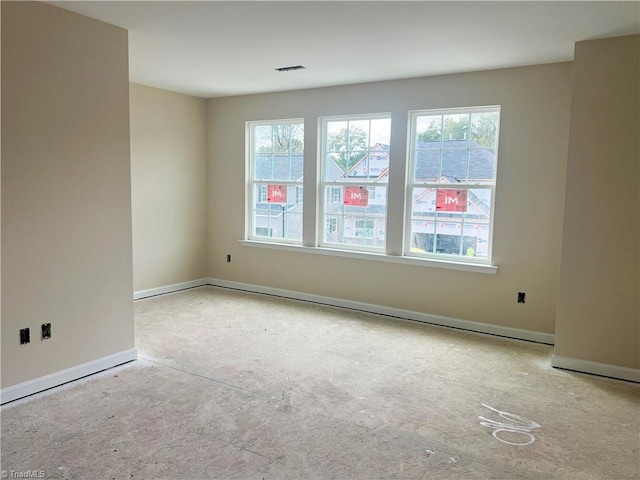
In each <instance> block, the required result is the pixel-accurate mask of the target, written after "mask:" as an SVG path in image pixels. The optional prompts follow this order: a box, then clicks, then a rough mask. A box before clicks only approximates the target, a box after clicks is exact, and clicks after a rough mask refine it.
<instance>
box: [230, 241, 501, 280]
mask: <svg viewBox="0 0 640 480" xmlns="http://www.w3.org/2000/svg"><path fill="white" fill-rule="evenodd" d="M240 245H242V246H243V247H257V248H268V249H272V250H284V251H288V252H298V253H313V254H316V255H328V256H332V257H347V258H357V259H361V260H371V261H375V262H389V263H401V264H404V265H417V266H420V267H431V268H444V269H448V270H462V271H465V272H475V273H488V274H495V273H497V272H498V267H497V266H496V265H483V264H479V263H465V262H452V261H448V260H436V259H432V258H415V257H402V256H395V255H385V254H383V253H369V252H354V251H351V250H337V249H333V248H324V247H305V246H302V245H290V244H286V243H271V242H260V241H257V240H240Z"/></svg>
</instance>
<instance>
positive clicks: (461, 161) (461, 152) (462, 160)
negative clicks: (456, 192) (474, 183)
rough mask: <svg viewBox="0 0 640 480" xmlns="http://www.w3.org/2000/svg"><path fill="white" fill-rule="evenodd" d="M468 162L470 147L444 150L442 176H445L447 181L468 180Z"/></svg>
mask: <svg viewBox="0 0 640 480" xmlns="http://www.w3.org/2000/svg"><path fill="white" fill-rule="evenodd" d="M450 143H451V142H450ZM455 143H463V142H455ZM468 163H469V149H467V148H465V149H446V150H442V176H443V177H444V179H443V181H445V182H447V183H455V182H466V181H467V166H468Z"/></svg>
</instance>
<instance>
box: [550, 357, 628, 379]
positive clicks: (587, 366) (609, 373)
mask: <svg viewBox="0 0 640 480" xmlns="http://www.w3.org/2000/svg"><path fill="white" fill-rule="evenodd" d="M551 366H552V367H556V368H562V369H565V370H573V371H576V372H582V373H591V374H593V375H601V376H603V377H611V378H618V379H620V380H628V381H630V382H637V383H640V369H637V368H628V367H618V366H616V365H610V364H608V363H598V362H591V361H589V360H580V359H579V358H570V357H561V356H558V355H553V356H552V357H551Z"/></svg>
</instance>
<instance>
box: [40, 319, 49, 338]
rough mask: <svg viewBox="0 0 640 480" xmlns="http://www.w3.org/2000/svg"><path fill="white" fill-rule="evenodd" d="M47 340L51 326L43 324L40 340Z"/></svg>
mask: <svg viewBox="0 0 640 480" xmlns="http://www.w3.org/2000/svg"><path fill="white" fill-rule="evenodd" d="M48 338H51V324H50V323H43V324H42V337H41V340H47V339H48Z"/></svg>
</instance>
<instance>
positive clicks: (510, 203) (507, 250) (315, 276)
mask: <svg viewBox="0 0 640 480" xmlns="http://www.w3.org/2000/svg"><path fill="white" fill-rule="evenodd" d="M571 74H572V69H571V64H569V63H563V64H555V65H543V66H536V67H528V68H515V69H506V70H496V71H488V72H479V73H470V74H460V75H449V76H441V77H430V78H421V79H410V80H399V81H390V82H380V83H370V84H362V85H353V86H345V87H332V88H322V89H313V90H302V91H294V92H285V93H274V94H264V95H251V96H241V97H231V98H220V99H213V100H210V101H209V142H210V145H209V153H210V158H209V162H210V163H209V192H210V193H209V195H210V196H209V207H210V215H209V275H210V276H213V277H216V278H220V279H225V280H232V281H238V282H246V283H250V284H257V285H265V286H270V287H276V288H284V289H290V290H295V291H301V292H308V293H314V294H318V295H325V296H330V297H338V298H344V299H348V300H355V301H361V302H367V303H373V304H379V305H385V306H389V307H395V308H402V309H407V310H413V311H417V312H424V313H429V314H436V315H444V316H449V317H454V318H459V319H465V320H472V321H479V322H485V323H489V324H496V325H502V326H508V327H513V328H521V329H526V330H533V331H538V332H547V333H553V332H554V323H555V313H556V300H557V285H558V272H559V264H560V244H561V235H562V218H563V215H562V211H563V202H564V186H565V172H566V152H567V142H568V126H569V112H570V101H571ZM495 104H499V105H501V106H502V115H501V123H502V125H501V132H500V153H499V162H498V187H497V194H496V206H495V226H494V262H495V264H497V265H499V266H500V270H499V272H498V273H497V274H496V275H488V274H482V273H471V272H464V271H454V270H443V269H435V268H430V267H420V266H411V265H400V264H392V263H384V262H372V261H364V260H357V259H345V258H337V257H328V256H321V255H313V254H303V253H291V252H282V251H274V250H264V249H260V248H250V247H243V246H241V245H240V244H239V243H238V240H240V239H242V238H243V236H244V217H245V214H244V184H245V152H244V145H245V122H246V121H248V120H264V119H279V118H291V117H304V118H305V121H306V132H305V142H306V144H305V149H306V153H307V155H306V158H308V159H309V161H312V162H313V161H314V160H315V153H314V152H315V151H316V145H317V139H316V136H317V129H316V123H315V122H316V119H317V117H318V116H319V115H336V114H357V113H373V112H391V113H392V122H393V125H394V127H393V132H392V143H393V139H394V138H395V139H398V142H397V143H396V146H400V145H401V144H403V143H404V142H406V129H407V111H408V110H410V109H421V108H438V107H457V106H475V105H495ZM393 148H394V146H393V145H392V149H393ZM402 149H404V146H402V147H401V150H402ZM313 170H314V168H313V165H312V166H311V168H310V169H307V170H306V172H307V174H309V173H313ZM305 194H307V192H306V191H305ZM306 198H307V199H308V197H306ZM227 253H229V254H232V258H233V261H232V262H231V263H226V262H225V258H226V254H227ZM518 291H525V292H526V293H527V303H526V304H518V303H516V294H517V292H518Z"/></svg>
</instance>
